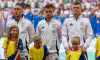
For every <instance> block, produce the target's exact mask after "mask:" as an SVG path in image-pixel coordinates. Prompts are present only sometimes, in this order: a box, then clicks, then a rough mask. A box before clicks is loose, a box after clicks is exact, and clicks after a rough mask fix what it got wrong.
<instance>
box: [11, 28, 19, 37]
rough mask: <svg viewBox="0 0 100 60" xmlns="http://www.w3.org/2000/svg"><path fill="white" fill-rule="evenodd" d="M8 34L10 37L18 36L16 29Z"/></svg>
mask: <svg viewBox="0 0 100 60" xmlns="http://www.w3.org/2000/svg"><path fill="white" fill-rule="evenodd" d="M10 34H11V36H12V37H16V36H17V35H18V29H17V28H13V29H12V30H11V31H10Z"/></svg>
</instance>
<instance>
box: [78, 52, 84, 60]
mask: <svg viewBox="0 0 100 60" xmlns="http://www.w3.org/2000/svg"><path fill="white" fill-rule="evenodd" d="M79 60H86V58H85V56H84V53H83V52H82V53H81V56H80V59H79Z"/></svg>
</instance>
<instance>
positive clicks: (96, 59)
mask: <svg viewBox="0 0 100 60" xmlns="http://www.w3.org/2000/svg"><path fill="white" fill-rule="evenodd" d="M97 53H98V50H96V52H95V60H97Z"/></svg>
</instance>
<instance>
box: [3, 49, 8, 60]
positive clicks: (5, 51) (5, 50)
mask: <svg viewBox="0 0 100 60" xmlns="http://www.w3.org/2000/svg"><path fill="white" fill-rule="evenodd" d="M4 55H5V59H6V60H8V57H7V49H4Z"/></svg>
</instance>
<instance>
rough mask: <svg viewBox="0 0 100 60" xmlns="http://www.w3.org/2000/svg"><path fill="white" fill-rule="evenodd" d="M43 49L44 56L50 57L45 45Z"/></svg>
mask: <svg viewBox="0 0 100 60" xmlns="http://www.w3.org/2000/svg"><path fill="white" fill-rule="evenodd" d="M43 47H44V56H48V55H49V52H48V49H47V46H46V45H44V46H43Z"/></svg>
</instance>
